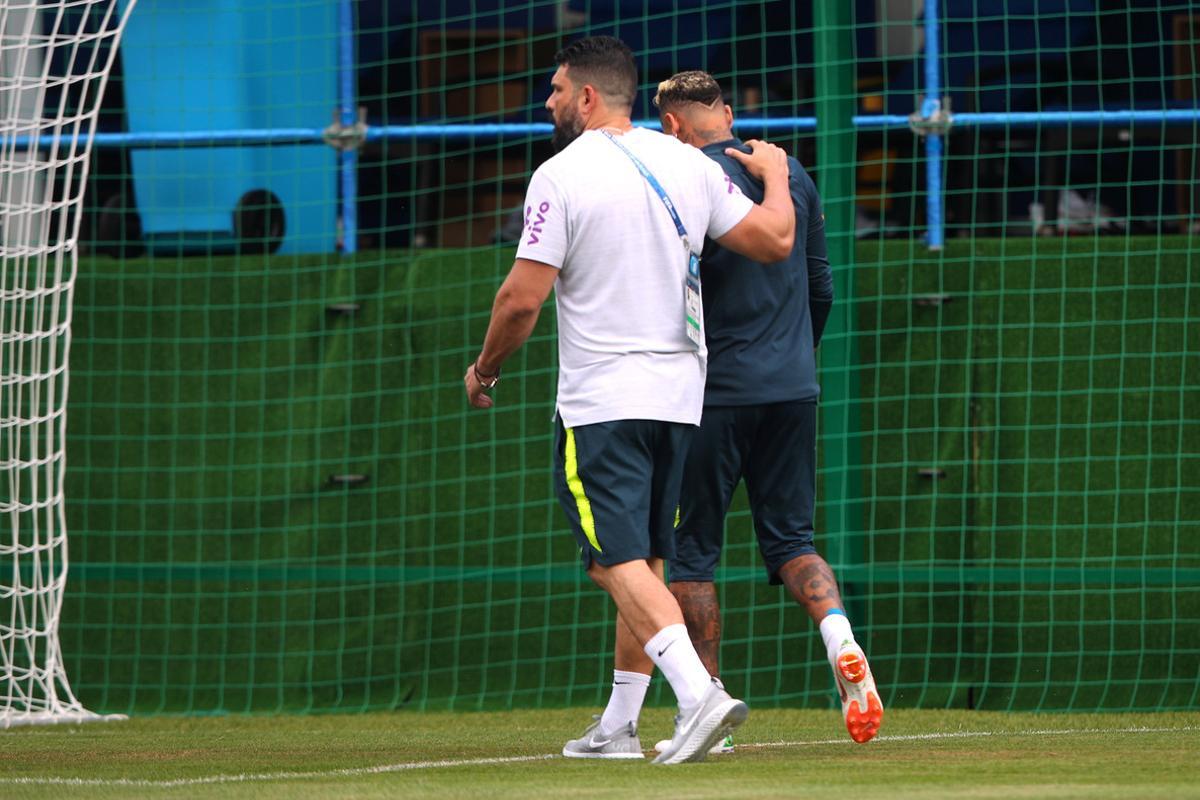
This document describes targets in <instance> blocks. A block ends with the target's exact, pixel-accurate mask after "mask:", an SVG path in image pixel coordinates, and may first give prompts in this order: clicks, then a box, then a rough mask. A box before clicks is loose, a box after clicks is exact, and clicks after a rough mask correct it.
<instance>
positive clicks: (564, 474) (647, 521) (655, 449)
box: [554, 419, 696, 569]
mask: <svg viewBox="0 0 1200 800" xmlns="http://www.w3.org/2000/svg"><path fill="white" fill-rule="evenodd" d="M695 430H696V428H695V426H694V425H685V424H682V423H677V422H661V421H658V420H645V419H629V420H615V421H613V422H598V423H594V424H592V425H579V426H576V427H574V428H567V427H564V426H563V424H562V421H561V420H559V421H558V431H557V436H556V437H555V447H554V454H555V458H554V488H555V492H556V493H557V495H558V500H559V502H560V503H561V504H562V507H563V510H564V511H565V512H566V514H567V520H568V521H569V522H570V525H571V530H572V532H574V534H575V539H576V540H577V541H578V543H579V549H580V558H581V559H582V561H583V566H584V568H585V569H586V568H588V567H590V566H591V564H592V562H597V563H599V564H602V565H604V566H613V565H614V564H622V563H624V562H626V561H636V560H639V559H646V558H651V557H655V558H662V559H667V560H669V559H670V558H671V557H672V556H673V555H674V554H675V532H674V527H675V509H676V507H677V505H678V503H679V486H680V481H681V480H682V478H683V461H684V456H685V453H686V452H687V447H688V444H689V442H690V440H691V436H692V432H693V431H695Z"/></svg>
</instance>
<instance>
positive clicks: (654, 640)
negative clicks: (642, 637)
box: [644, 623, 712, 709]
mask: <svg viewBox="0 0 1200 800" xmlns="http://www.w3.org/2000/svg"><path fill="white" fill-rule="evenodd" d="M644 649H645V650H646V655H648V656H650V658H651V659H653V661H654V663H655V665H656V666H657V667H658V668H659V669H661V670H662V674H663V675H665V676H666V678H667V682H668V683H670V684H671V688H672V689H674V690H675V699H676V700H678V701H679V707H680V708H681V709H688V708H692V707H693V706H695V705H696V704H697V703H699V702H700V701H701V700H702V699H704V693H705V692H706V691H708V687H709V685H710V684H711V683H712V676H711V675H709V674H708V670H706V669H705V668H704V664H703V663H702V662H701V661H700V656H698V655H696V648H695V647H693V646H692V640H691V639H689V638H688V632H687V626H686V625H684V624H683V623H676V624H675V625H668V626H667V627H665V628H663V629H662V630H661V631H659V632H658V633H656V634H654V635H653V636H651V637H650V641H648V642H646V647H645V648H644Z"/></svg>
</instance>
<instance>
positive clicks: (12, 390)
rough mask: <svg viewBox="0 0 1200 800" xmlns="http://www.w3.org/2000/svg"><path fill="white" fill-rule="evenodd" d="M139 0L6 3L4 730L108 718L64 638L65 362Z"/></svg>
mask: <svg viewBox="0 0 1200 800" xmlns="http://www.w3.org/2000/svg"><path fill="white" fill-rule="evenodd" d="M135 1H136V0H128V2H124V3H121V4H120V6H118V2H117V0H0V519H2V520H3V526H2V527H0V728H8V727H11V726H14V725H31V724H47V723H55V722H81V721H85V720H96V719H111V718H113V717H111V716H110V717H102V716H100V715H98V714H93V713H92V712H90V711H88V710H87V709H85V708H84V707H83V705H82V704H81V703H80V702H79V701H78V700H77V699H76V698H75V695H74V693H73V692H72V691H71V686H70V684H69V683H68V681H67V674H66V670H65V668H64V665H63V657H62V651H61V649H60V647H59V641H58V622H59V613H60V611H61V609H62V600H63V588H64V586H65V583H66V578H67V530H66V525H65V515H64V513H63V476H64V469H65V465H66V457H65V436H66V414H67V385H68V373H67V359H68V355H69V351H70V346H71V301H72V297H73V294H74V291H73V290H74V284H75V273H76V266H77V258H78V254H77V250H76V244H77V239H78V235H79V222H80V210H81V206H82V202H83V193H84V188H85V186H86V184H87V175H88V159H89V155H90V152H91V146H92V140H93V136H94V133H95V128H96V116H97V112H98V111H99V108H100V101H101V98H102V97H103V94H104V87H105V84H106V83H107V80H108V74H109V70H110V68H111V67H112V64H113V60H114V58H115V56H116V50H117V44H118V43H119V41H120V38H121V33H122V31H123V30H124V27H125V21H126V19H127V18H128V15H129V13H130V11H131V10H132V9H133V6H134V4H135Z"/></svg>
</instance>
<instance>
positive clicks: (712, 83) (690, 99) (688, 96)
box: [654, 69, 725, 111]
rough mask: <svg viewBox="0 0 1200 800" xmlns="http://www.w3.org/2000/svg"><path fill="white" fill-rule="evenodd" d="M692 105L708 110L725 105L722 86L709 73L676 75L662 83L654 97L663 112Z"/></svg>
mask: <svg viewBox="0 0 1200 800" xmlns="http://www.w3.org/2000/svg"><path fill="white" fill-rule="evenodd" d="M691 103H696V104H698V105H702V106H706V107H708V108H717V107H719V106H722V105H724V103H725V98H724V94H723V93H722V91H721V84H719V83H717V79H716V78H714V77H713V76H712V75H709V74H708V73H707V72H702V71H700V70H698V69H696V70H688V71H687V72H679V73H676V74H674V75H672V76H671V77H669V78H667V79H666V80H665V81H663V82H662V83H660V84H659V85H658V93H657V94H655V95H654V105H655V107H656V108H658V109H660V110H662V111H666V110H668V109H671V108H676V107H678V106H682V105H686V104H691Z"/></svg>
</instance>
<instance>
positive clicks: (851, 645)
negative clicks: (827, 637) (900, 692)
mask: <svg viewBox="0 0 1200 800" xmlns="http://www.w3.org/2000/svg"><path fill="white" fill-rule="evenodd" d="M833 676H834V678H835V679H836V681H837V687H838V693H839V694H841V696H842V717H843V718H845V720H846V730H847V731H849V733H850V738H851V739H853V740H854V741H856V742H858V743H859V744H862V743H863V742H869V741H871V740H872V739H874V738H875V734H877V733H879V726H880V725H881V724H882V723H883V701H881V700H880V699H879V692H878V691H877V690H876V689H875V678H874V677H872V676H871V668H870V667H869V666H868V665H867V657H866V655H864V654H863V651H862V648H861V647H859V646H858V644H856V643H855V642H844V643H843V644H842V646H841V649H839V650H838V654H837V658H836V659H834V664H833Z"/></svg>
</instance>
